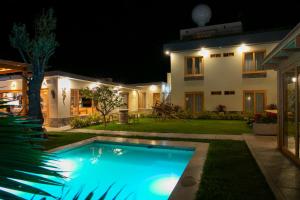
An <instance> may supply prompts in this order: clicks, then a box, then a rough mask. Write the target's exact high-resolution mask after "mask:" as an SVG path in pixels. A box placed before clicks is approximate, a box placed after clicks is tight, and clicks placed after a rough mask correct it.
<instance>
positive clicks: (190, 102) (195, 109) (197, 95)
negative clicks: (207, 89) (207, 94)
mask: <svg viewBox="0 0 300 200" xmlns="http://www.w3.org/2000/svg"><path fill="white" fill-rule="evenodd" d="M185 102H186V103H185V105H186V110H187V111H189V112H192V113H199V112H202V111H203V93H202V92H188V93H186V94H185Z"/></svg>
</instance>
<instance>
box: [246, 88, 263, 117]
mask: <svg viewBox="0 0 300 200" xmlns="http://www.w3.org/2000/svg"><path fill="white" fill-rule="evenodd" d="M243 101H244V112H246V113H262V112H264V109H265V105H266V100H265V92H264V91H258V90H250V91H244V99H243Z"/></svg>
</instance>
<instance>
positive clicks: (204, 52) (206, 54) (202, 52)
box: [199, 48, 209, 58]
mask: <svg viewBox="0 0 300 200" xmlns="http://www.w3.org/2000/svg"><path fill="white" fill-rule="evenodd" d="M199 54H200V55H201V56H203V57H205V58H206V57H208V56H209V51H208V50H207V49H205V48H201V50H200V51H199Z"/></svg>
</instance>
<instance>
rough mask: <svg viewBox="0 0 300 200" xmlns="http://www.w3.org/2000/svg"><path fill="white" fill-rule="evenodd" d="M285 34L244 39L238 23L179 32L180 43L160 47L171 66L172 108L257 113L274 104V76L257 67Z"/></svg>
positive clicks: (250, 35) (249, 35)
mask: <svg viewBox="0 0 300 200" xmlns="http://www.w3.org/2000/svg"><path fill="white" fill-rule="evenodd" d="M287 33H288V30H276V31H264V32H255V33H244V32H243V31H242V24H241V22H235V23H228V24H219V25H213V26H204V27H198V28H192V29H185V30H181V31H180V38H181V40H180V41H178V42H173V43H169V44H165V46H164V50H165V53H166V54H167V55H169V56H170V63H171V77H170V80H171V88H172V90H171V102H172V103H173V104H175V105H179V106H181V107H183V108H185V109H186V110H189V111H191V112H193V113H197V112H202V111H214V110H216V107H217V105H225V106H226V109H227V111H238V112H247V113H249V112H250V113H260V112H262V111H263V110H264V109H265V108H266V106H267V105H269V104H277V92H276V87H277V76H276V72H275V71H272V70H267V69H265V68H264V67H263V66H262V61H263V59H264V57H265V55H266V54H268V53H269V52H270V51H271V50H272V49H273V48H274V47H275V46H276V45H277V44H278V43H279V41H280V40H281V39H282V38H283V37H284V36H285V35H286V34H287Z"/></svg>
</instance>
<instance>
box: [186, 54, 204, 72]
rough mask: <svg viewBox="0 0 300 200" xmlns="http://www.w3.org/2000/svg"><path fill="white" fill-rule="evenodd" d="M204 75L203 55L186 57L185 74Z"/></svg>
mask: <svg viewBox="0 0 300 200" xmlns="http://www.w3.org/2000/svg"><path fill="white" fill-rule="evenodd" d="M201 75H203V59H202V57H186V64H185V76H201Z"/></svg>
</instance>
